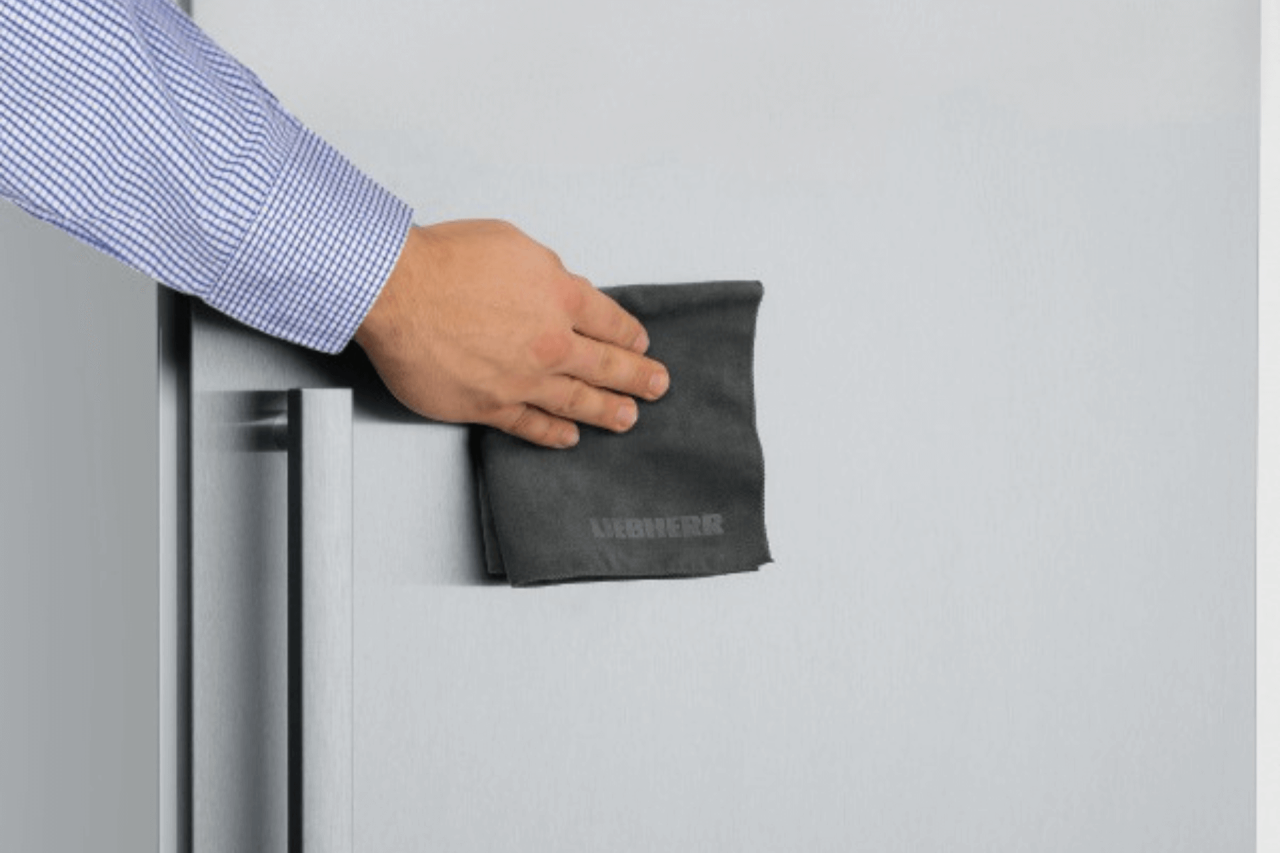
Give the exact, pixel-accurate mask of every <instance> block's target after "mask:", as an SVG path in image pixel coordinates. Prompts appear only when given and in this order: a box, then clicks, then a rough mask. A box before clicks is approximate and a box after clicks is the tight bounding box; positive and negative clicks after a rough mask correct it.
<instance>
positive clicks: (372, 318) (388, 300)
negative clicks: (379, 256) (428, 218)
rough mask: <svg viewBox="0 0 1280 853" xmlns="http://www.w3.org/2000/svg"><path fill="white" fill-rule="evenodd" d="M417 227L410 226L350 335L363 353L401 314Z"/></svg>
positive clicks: (385, 336)
mask: <svg viewBox="0 0 1280 853" xmlns="http://www.w3.org/2000/svg"><path fill="white" fill-rule="evenodd" d="M420 230H421V229H420V228H419V226H416V225H413V226H410V227H409V230H408V232H407V234H406V235H405V240H404V245H403V246H402V247H401V249H400V255H399V257H397V258H396V262H395V265H394V266H392V268H391V272H390V274H388V276H387V279H386V281H385V282H383V285H382V287H381V289H380V290H379V291H378V295H377V296H375V297H374V300H373V304H372V305H370V306H369V310H368V311H367V312H366V313H365V315H364V319H363V320H361V321H360V325H359V326H358V327H357V328H356V331H355V334H354V335H353V336H352V339H353V340H354V341H355V342H356V343H357V344H359V345H360V348H361V349H363V350H365V351H366V352H368V351H369V350H370V348H371V347H376V346H377V345H378V342H379V341H384V340H386V339H388V338H389V337H390V336H391V335H392V334H393V333H394V328H395V325H396V318H397V317H399V316H400V315H401V314H402V312H401V310H400V304H401V302H402V301H403V295H404V293H405V291H406V290H407V289H408V288H407V282H408V280H409V279H410V278H412V277H413V270H414V267H415V265H416V262H417V253H418V241H419V239H420V234H419V232H420Z"/></svg>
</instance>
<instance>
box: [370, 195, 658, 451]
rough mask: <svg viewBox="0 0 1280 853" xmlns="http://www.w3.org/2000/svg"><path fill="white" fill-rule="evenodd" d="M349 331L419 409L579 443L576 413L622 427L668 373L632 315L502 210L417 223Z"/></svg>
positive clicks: (548, 441)
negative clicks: (651, 354)
mask: <svg viewBox="0 0 1280 853" xmlns="http://www.w3.org/2000/svg"><path fill="white" fill-rule="evenodd" d="M355 341H356V342H357V343H358V344H360V346H361V348H363V349H364V351H365V352H366V353H367V354H368V355H369V359H370V360H371V361H372V362H373V366H374V367H375V368H376V369H377V371H378V375H379V376H381V377H382V381H383V382H385V383H386V385H387V388H388V389H390V391H391V393H392V394H394V395H395V396H396V398H397V399H398V400H399V401H400V402H401V403H403V404H404V405H406V406H408V407H409V408H410V409H412V410H413V411H415V412H417V413H418V414H420V415H423V416H424V417H429V418H433V419H435V420H441V421H453V422H457V423H481V424H488V425H490V426H493V427H497V428H498V429H501V430H503V431H504V432H508V433H511V434H512V435H515V436H519V437H520V438H523V439H526V440H527V441H531V442H533V443H534V444H540V445H543V446H545V447H556V448H564V447H572V446H573V445H574V444H577V442H578V428H577V426H576V424H575V423H574V422H575V421H580V422H582V423H586V424H591V425H594V426H598V427H603V428H605V429H609V430H613V431H615V432H625V431H626V430H628V429H630V428H631V427H632V426H633V425H634V424H635V421H636V418H637V416H638V410H637V407H636V402H635V400H633V399H632V396H635V397H642V398H644V399H646V400H656V399H657V398H658V397H660V396H662V395H663V394H664V393H666V390H667V385H668V383H669V381H670V380H669V377H668V375H667V371H666V368H664V367H663V366H662V365H661V364H659V363H658V362H656V361H654V360H653V359H650V358H646V357H644V356H643V355H642V353H644V352H645V350H646V349H648V346H649V338H648V335H647V334H646V333H645V331H644V328H643V327H642V326H641V325H640V322H639V321H638V320H636V319H635V318H634V317H632V316H631V315H630V314H628V313H627V312H626V311H624V310H623V309H622V308H621V307H619V306H618V304H617V303H616V302H614V301H613V300H612V299H610V298H609V297H608V296H606V295H604V294H603V293H601V292H600V291H599V290H596V289H595V288H594V287H592V285H591V283H590V282H588V281H587V280H586V279H585V278H583V277H582V276H578V275H573V274H571V273H569V272H568V271H567V270H565V268H564V266H563V265H562V264H561V263H560V258H559V257H558V256H557V255H556V254H555V253H554V252H552V251H551V250H550V249H548V248H547V247H545V246H543V245H541V244H540V243H537V242H536V241H534V240H532V239H530V238H529V237H528V236H527V235H525V234H524V233H523V232H522V231H520V229H518V228H516V227H515V226H513V225H511V224H509V223H506V222H503V221H501V220H494V219H467V220H458V221H454V222H442V223H439V224H436V225H429V226H414V227H413V228H411V229H410V230H409V235H408V237H407V239H406V242H405V246H404V248H403V249H402V251H401V253H400V258H399V260H398V261H397V262H396V266H395V268H394V269H393V270H392V272H391V275H390V277H389V278H388V279H387V282H386V284H384V285H383V288H382V292H381V293H380V294H379V295H378V298H377V299H376V300H375V301H374V304H373V307H372V308H370V309H369V312H368V314H367V315H366V316H365V318H364V321H363V322H362V323H361V325H360V328H359V329H357V330H356V333H355ZM615 392H617V393H615ZM627 395H631V396H627Z"/></svg>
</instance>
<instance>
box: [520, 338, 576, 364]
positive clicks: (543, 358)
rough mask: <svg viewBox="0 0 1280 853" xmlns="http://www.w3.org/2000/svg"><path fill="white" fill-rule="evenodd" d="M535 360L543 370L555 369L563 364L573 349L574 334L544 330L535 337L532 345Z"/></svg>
mask: <svg viewBox="0 0 1280 853" xmlns="http://www.w3.org/2000/svg"><path fill="white" fill-rule="evenodd" d="M530 350H531V355H532V356H533V362H534V364H535V365H537V366H538V367H539V368H541V369H543V370H554V369H556V368H558V367H560V366H561V365H563V364H564V363H565V362H566V361H567V360H568V358H569V354H570V352H571V351H572V350H573V336H572V334H571V333H569V332H564V331H558V330H557V331H553V332H543V333H542V334H540V335H538V336H537V337H536V338H534V340H533V343H532V344H531V346H530Z"/></svg>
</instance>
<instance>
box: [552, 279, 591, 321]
mask: <svg viewBox="0 0 1280 853" xmlns="http://www.w3.org/2000/svg"><path fill="white" fill-rule="evenodd" d="M554 287H555V295H556V301H557V302H558V303H559V305H560V307H561V308H562V309H563V310H564V311H565V313H567V314H568V315H569V316H570V317H579V316H581V315H582V312H583V311H584V310H585V309H586V307H587V289H586V288H585V287H583V286H582V284H581V283H580V282H579V281H578V280H577V279H574V278H572V277H569V276H563V277H560V278H558V279H557V280H556V283H555V285H554Z"/></svg>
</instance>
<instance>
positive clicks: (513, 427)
mask: <svg viewBox="0 0 1280 853" xmlns="http://www.w3.org/2000/svg"><path fill="white" fill-rule="evenodd" d="M532 417H533V409H532V407H530V406H518V407H514V408H512V409H511V410H510V411H509V412H508V413H507V416H506V417H505V418H502V419H500V420H501V421H505V423H503V422H500V423H498V425H497V426H498V427H499V429H501V430H502V431H503V432H509V433H511V434H512V435H524V433H525V431H526V430H527V429H528V428H529V421H530V419H531V418H532Z"/></svg>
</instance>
